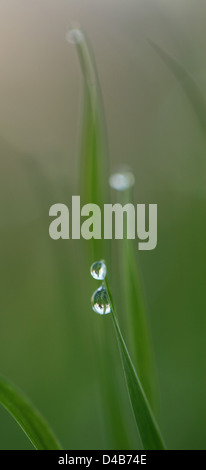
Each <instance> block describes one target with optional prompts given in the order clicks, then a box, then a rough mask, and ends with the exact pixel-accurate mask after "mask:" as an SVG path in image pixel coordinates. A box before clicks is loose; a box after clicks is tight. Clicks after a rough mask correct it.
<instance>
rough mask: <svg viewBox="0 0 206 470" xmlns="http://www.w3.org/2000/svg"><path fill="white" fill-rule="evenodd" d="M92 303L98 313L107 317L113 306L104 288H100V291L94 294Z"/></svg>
mask: <svg viewBox="0 0 206 470" xmlns="http://www.w3.org/2000/svg"><path fill="white" fill-rule="evenodd" d="M91 302H92V308H93V310H94V311H95V312H96V313H99V314H100V315H106V314H107V313H110V312H111V305H110V302H109V299H108V295H107V291H106V289H105V287H104V286H101V287H99V289H97V290H96V291H95V292H94V294H93V296H92V298H91Z"/></svg>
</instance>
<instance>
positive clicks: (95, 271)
mask: <svg viewBox="0 0 206 470" xmlns="http://www.w3.org/2000/svg"><path fill="white" fill-rule="evenodd" d="M90 273H91V275H92V277H93V278H94V279H98V280H99V281H102V280H103V279H105V276H106V274H107V267H106V264H105V263H104V261H95V263H93V264H92V266H91V268H90Z"/></svg>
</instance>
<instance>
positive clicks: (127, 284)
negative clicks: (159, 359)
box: [121, 239, 157, 408]
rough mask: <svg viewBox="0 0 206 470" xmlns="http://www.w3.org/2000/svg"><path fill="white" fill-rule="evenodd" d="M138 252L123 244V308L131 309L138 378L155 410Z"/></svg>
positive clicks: (126, 242) (129, 327)
mask: <svg viewBox="0 0 206 470" xmlns="http://www.w3.org/2000/svg"><path fill="white" fill-rule="evenodd" d="M135 250H137V248H136V246H135V245H134V243H133V240H128V239H124V240H123V244H122V253H121V255H122V272H123V273H124V290H125V299H126V301H125V302H124V305H127V309H128V318H127V331H128V339H129V342H130V344H131V351H132V352H133V357H134V363H135V366H136V368H137V371H138V375H139V378H140V380H141V383H142V386H143V388H144V391H145V394H146V396H147V399H148V401H149V403H150V405H151V406H152V408H154V407H155V405H156V395H157V394H156V387H155V385H156V383H155V382H156V380H155V373H154V361H153V356H152V351H151V341H150V335H149V328H148V322H147V315H146V309H145V302H144V298H143V292H142V288H141V283H140V276H139V272H138V267H137V254H136V252H135ZM124 308H125V307H124Z"/></svg>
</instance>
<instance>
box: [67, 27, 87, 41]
mask: <svg viewBox="0 0 206 470" xmlns="http://www.w3.org/2000/svg"><path fill="white" fill-rule="evenodd" d="M83 39H84V35H83V33H82V32H81V31H80V29H77V28H76V29H70V30H69V31H67V33H66V41H68V42H70V43H71V44H80V42H82V41H83Z"/></svg>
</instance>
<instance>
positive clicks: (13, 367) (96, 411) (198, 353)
mask: <svg viewBox="0 0 206 470" xmlns="http://www.w3.org/2000/svg"><path fill="white" fill-rule="evenodd" d="M75 22H77V23H80V25H81V26H82V27H83V29H84V30H85V31H86V33H87V35H88V36H89V39H90V42H91V44H92V47H93V51H94V54H95V57H96V62H97V67H98V72H99V78H100V83H101V89H102V95H103V100H104V107H105V115H106V122H107V132H108V142H109V150H110V168H111V171H112V170H115V169H116V168H118V165H120V164H125V163H126V164H129V165H130V166H131V167H132V168H133V170H134V174H135V177H136V185H135V190H134V202H135V203H137V202H139V203H157V204H158V246H157V248H156V249H155V250H154V251H151V252H150V251H148V252H140V253H138V259H139V265H140V270H141V275H142V280H143V285H144V292H145V297H146V303H147V310H148V316H149V324H150V329H151V336H152V341H153V352H154V358H155V363H156V369H157V377H158V384H159V392H160V403H159V412H158V421H159V423H160V428H161V430H162V433H163V435H164V437H165V441H166V444H167V446H168V448H170V449H205V448H206V403H205V396H206V367H205V362H206V342H205V337H206V315H205V314H206V294H205V292H206V290H205V280H206V269H205V266H206V244H205V239H206V211H205V209H206V190H205V171H206V159H205V148H206V145H205V134H204V133H203V132H202V129H201V128H200V126H199V122H198V119H197V117H196V115H195V113H194V110H193V108H192V106H191V103H190V102H189V100H188V98H187V97H186V95H185V93H184V91H183V89H182V88H181V86H180V85H179V84H178V82H177V80H176V79H175V77H174V76H173V75H172V73H171V71H170V70H169V69H168V68H167V67H166V65H165V64H164V63H163V62H162V61H161V59H160V58H159V56H158V55H157V54H156V53H155V51H154V50H153V49H152V47H151V46H150V44H149V43H148V41H147V39H148V38H151V39H152V40H154V41H155V42H156V43H158V44H159V45H161V46H162V47H164V48H165V49H166V50H167V51H168V52H169V53H170V54H172V55H173V56H175V57H176V58H177V59H178V61H179V62H180V63H181V64H182V65H184V67H185V68H186V69H187V70H188V71H189V73H190V74H191V75H192V76H193V77H194V79H195V80H196V81H197V83H198V84H199V87H200V89H201V90H202V93H203V94H204V95H205V84H206V59H205V39H206V37H205V36H206V33H205V31H206V28H205V25H206V4H205V2H204V1H203V0H182V1H181V2H180V1H179V0H178V1H177V0H164V1H163V0H144V1H143V0H127V2H124V1H121V0H104V1H103V0H96V1H94V0H87V1H86V2H82V1H80V0H58V1H57V0H18V1H17V0H1V2H0V64H1V65H0V68H1V81H0V103H1V106H0V152H1V158H0V167H1V168H0V193H1V197H0V204H1V208H0V230H1V245H0V259H1V263H0V273H1V279H0V285H1V301H0V304H1V328H0V373H1V374H2V375H4V376H6V377H8V378H10V379H11V380H12V381H13V382H14V383H16V384H17V385H18V386H19V387H20V388H22V389H23V390H24V391H25V392H26V393H27V395H28V396H29V397H30V398H31V399H32V401H33V402H34V403H35V404H36V406H37V407H38V408H39V410H40V411H41V412H42V413H43V414H44V416H45V417H46V418H47V419H48V421H49V423H50V424H51V425H52V427H53V428H54V430H55V432H56V434H57V435H58V436H59V439H60V440H61V442H62V444H63V446H64V448H66V449H110V448H111V449H114V448H119V449H126V448H128V446H130V448H135V447H136V437H135V436H136V431H135V424H134V420H133V416H132V412H131V409H130V404H129V399H128V396H127V391H126V386H125V383H124V377H123V374H122V369H121V363H120V360H119V353H118V350H117V346H116V339H115V336H114V332H113V328H112V325H111V319H110V317H109V315H108V316H107V317H106V318H102V317H99V316H98V315H96V314H95V313H94V312H93V311H92V310H91V305H90V297H91V294H92V292H93V291H94V289H95V287H98V285H96V284H95V281H94V280H92V279H90V274H89V267H90V263H92V262H93V261H94V260H93V259H88V257H87V256H85V250H87V246H86V242H84V243H82V244H81V243H80V242H79V241H75V240H63V241H58V242H55V241H53V240H51V239H50V238H49V234H48V227H49V223H50V220H49V216H48V213H49V208H50V206H51V205H52V204H54V203H57V202H62V203H65V204H68V205H70V202H71V196H72V195H75V194H79V188H78V172H79V171H78V170H79V147H80V122H81V111H82V102H81V100H82V80H81V74H80V69H79V65H78V61H77V57H76V51H75V48H74V47H72V45H69V44H68V43H67V42H66V41H65V33H66V31H67V30H68V28H70V27H73V25H75ZM111 198H112V201H116V200H117V195H116V194H115V193H114V191H113V192H111ZM113 253H114V254H113V264H112V273H111V274H112V281H113V290H114V293H116V297H115V301H116V304H117V307H118V305H119V304H121V302H120V299H118V295H117V294H118V289H119V285H120V277H121V278H123V277H124V273H121V272H120V271H119V269H118V259H117V257H118V253H117V244H116V242H115V241H114V243H113ZM119 307H121V305H119ZM125 315H126V312H125ZM102 328H103V329H104V331H105V332H106V334H107V335H108V338H109V344H110V349H112V354H113V357H114V358H115V360H114V362H111V367H112V371H111V370H110V371H108V370H107V367H108V363H107V367H105V364H106V363H105V362H104V355H105V352H104V350H103V349H102V347H101V329H102ZM99 371H101V372H100V373H101V374H102V380H103V381H107V380H109V377H111V372H112V375H113V376H114V377H116V382H115V383H116V391H115V392H114V389H113V383H112V381H111V383H110V388H111V390H110V393H111V394H113V393H116V392H117V393H118V394H119V397H118V398H119V402H120V404H121V407H122V410H123V413H124V416H125V417H126V418H125V419H126V431H125V435H123V434H122V433H120V432H119V431H118V423H117V425H116V427H115V426H114V424H115V423H114V420H113V428H112V426H111V415H110V411H109V410H108V408H107V404H106V401H105V399H104V398H105V397H103V396H102V395H103V394H102V387H101V381H100V380H99V375H100V373H99ZM30 448H32V446H31V445H30V444H29V443H28V441H27V438H26V437H25V436H24V434H23V433H22V431H21V429H20V428H19V427H18V426H17V425H16V423H15V422H14V421H13V419H12V418H11V417H10V416H9V415H8V413H7V412H6V411H5V410H4V409H3V408H1V409H0V449H30Z"/></svg>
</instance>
